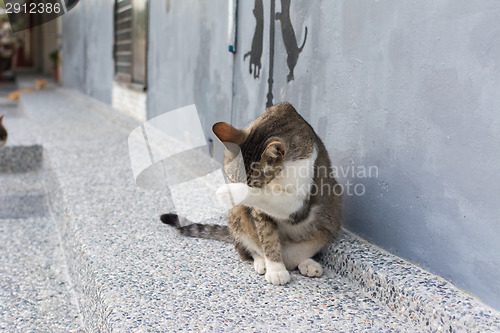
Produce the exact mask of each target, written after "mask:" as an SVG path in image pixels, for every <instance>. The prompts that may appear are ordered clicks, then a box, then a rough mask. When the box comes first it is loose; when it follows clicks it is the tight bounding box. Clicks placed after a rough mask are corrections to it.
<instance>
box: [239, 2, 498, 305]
mask: <svg viewBox="0 0 500 333" xmlns="http://www.w3.org/2000/svg"><path fill="white" fill-rule="evenodd" d="M240 4H241V7H240V13H239V14H240V22H239V24H240V25H239V29H240V30H239V34H238V38H239V50H240V51H242V52H239V53H238V54H237V55H236V58H235V74H234V77H235V78H236V79H235V97H234V98H235V103H234V110H233V112H234V115H235V116H234V118H235V120H236V122H237V125H240V126H242V125H244V124H245V123H246V122H248V121H249V120H251V119H252V118H254V117H255V116H256V115H257V114H258V113H260V112H261V111H262V109H263V106H264V105H265V101H266V97H265V94H266V90H267V84H266V81H267V79H268V74H267V72H268V68H269V64H268V58H267V56H266V55H264V56H263V57H262V61H263V62H262V72H261V77H260V78H259V79H254V78H253V77H252V76H250V74H249V73H248V59H247V60H246V61H244V60H243V52H245V51H246V50H248V49H250V47H251V42H252V33H253V29H254V26H255V20H254V18H253V16H252V8H253V3H249V2H243V1H240ZM280 7H281V5H280V2H279V1H277V3H276V11H277V12H279V11H280ZM264 8H265V15H264V16H265V19H266V20H267V23H266V29H265V33H266V34H267V33H268V31H269V28H268V27H269V25H268V24H269V23H268V22H269V20H268V19H267V16H268V13H269V2H268V1H264ZM266 10H267V11H266ZM499 20H500V2H499V1H474V2H471V1H466V0H464V1H456V0H453V1H451V0H450V1H444V0H440V1H425V2H419V1H390V0H381V1H354V0H349V1H347V0H346V1H292V5H291V21H292V24H293V26H294V29H295V33H296V35H297V40H298V44H299V45H300V44H301V43H302V40H303V38H304V37H303V36H304V29H305V26H307V27H308V38H307V41H306V44H305V47H304V49H303V51H302V53H301V54H300V55H299V59H298V62H297V66H296V67H295V80H293V81H291V82H289V83H287V82H286V76H287V74H288V68H287V61H286V59H287V54H286V52H285V46H284V44H283V38H282V37H281V35H280V29H281V27H280V23H279V22H275V23H274V24H275V28H276V36H275V37H276V38H275V57H274V85H275V88H274V90H273V91H274V96H275V100H274V102H280V101H290V102H292V103H293V104H294V105H295V106H296V107H297V109H298V110H299V111H300V113H302V114H303V115H304V116H305V118H306V119H307V120H308V121H310V123H311V124H312V125H313V127H314V128H315V129H316V130H317V131H318V132H319V134H320V135H321V137H322V138H323V140H324V141H325V143H326V146H327V148H328V150H329V152H330V156H331V158H332V161H333V163H334V164H335V165H337V166H338V167H344V170H346V171H350V170H352V169H351V167H355V168H356V169H355V170H356V171H358V170H359V169H358V166H365V167H369V166H376V167H378V171H379V172H378V177H376V174H375V172H373V173H372V177H371V178H368V177H364V175H360V177H352V176H351V175H349V176H347V177H342V176H341V177H340V181H341V182H342V183H344V184H345V183H346V182H347V181H348V180H349V181H351V182H352V183H353V184H362V185H363V186H364V187H365V189H366V193H365V194H364V195H363V196H356V195H352V196H346V197H345V219H344V225H345V227H347V228H348V229H350V230H352V231H354V232H356V233H358V234H360V235H362V236H363V237H365V238H366V239H368V240H370V241H371V242H373V243H375V244H377V245H379V246H381V247H383V248H385V249H387V250H389V251H390V252H393V253H395V254H397V255H399V256H401V257H403V258H407V259H409V260H411V261H413V262H414V263H418V264H420V265H422V266H423V267H425V268H427V269H429V270H430V271H432V272H434V273H437V274H440V275H442V276H443V277H445V278H447V279H449V280H451V281H452V282H454V283H455V284H456V285H457V286H459V287H461V288H464V289H466V290H469V291H471V292H473V293H475V294H477V295H478V296H480V297H481V298H482V299H483V301H485V302H487V303H489V304H490V305H493V306H495V307H497V308H500V284H499V283H498V275H499V274H500V255H499V253H500V223H499V222H500V221H499V219H500V204H499V203H500V176H499V174H498V170H499V169H500V154H499V150H498V147H499V146H500V113H499V109H500V93H499V92H500V25H499V24H498V22H499ZM266 38H267V36H266ZM267 45H268V41H265V42H264V48H265V50H264V53H266V52H268V51H266V48H268V46H267ZM360 189H361V187H358V190H359V191H358V192H361V191H360Z"/></svg>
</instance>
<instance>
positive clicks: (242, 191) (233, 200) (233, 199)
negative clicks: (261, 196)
mask: <svg viewBox="0 0 500 333" xmlns="http://www.w3.org/2000/svg"><path fill="white" fill-rule="evenodd" d="M247 196H248V186H247V185H246V184H243V183H234V184H224V185H222V186H220V187H219V188H218V189H217V197H218V198H219V201H220V202H221V203H222V204H223V205H227V206H235V205H240V204H241V203H243V201H244V200H245V198H246V197H247Z"/></svg>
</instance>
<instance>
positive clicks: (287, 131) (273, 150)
mask: <svg viewBox="0 0 500 333" xmlns="http://www.w3.org/2000/svg"><path fill="white" fill-rule="evenodd" d="M304 124H305V125H306V127H307V128H304ZM212 130H213V132H214V134H215V135H216V136H217V137H218V138H219V140H220V141H222V143H224V146H225V152H224V163H223V164H224V171H225V173H226V175H227V176H228V178H229V180H230V181H232V182H245V183H247V184H248V185H249V186H252V187H262V186H264V185H265V184H267V183H268V182H270V181H271V180H272V179H274V177H275V176H276V175H277V174H278V173H279V172H280V171H281V170H282V168H283V163H284V162H286V161H287V160H291V159H296V158H297V154H300V153H301V152H302V150H303V149H302V148H301V147H300V145H301V144H300V143H299V142H298V141H300V137H301V136H302V134H303V137H304V138H305V141H304V142H303V143H304V144H305V145H307V144H308V142H309V141H310V140H309V139H308V136H309V132H310V131H311V130H310V127H309V126H308V125H307V123H305V121H304V120H303V119H302V117H300V115H299V114H298V113H297V112H296V111H295V109H294V108H293V106H292V105H291V104H289V103H281V104H277V105H275V106H272V107H270V108H268V109H266V111H265V112H264V113H263V114H261V115H260V116H259V117H258V118H257V119H256V120H254V121H253V122H251V123H250V124H249V125H248V126H247V127H245V128H243V129H237V128H235V127H233V126H232V125H230V124H228V123H224V122H219V123H216V124H215V125H214V126H213V127H212ZM297 138H298V139H297Z"/></svg>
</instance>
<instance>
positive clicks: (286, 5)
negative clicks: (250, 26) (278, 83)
mask: <svg viewBox="0 0 500 333" xmlns="http://www.w3.org/2000/svg"><path fill="white" fill-rule="evenodd" d="M276 20H277V21H280V22H281V35H282V36H283V43H284V44H285V50H286V54H287V58H286V63H287V65H288V70H289V72H288V75H287V81H288V82H290V81H292V80H293V79H294V75H293V70H294V69H295V66H296V65H297V61H298V60H299V54H300V53H301V52H302V50H303V49H304V45H306V40H307V27H306V28H305V36H304V41H303V42H302V46H300V47H299V46H298V44H297V38H296V37H295V31H294V30H293V26H292V21H291V20H290V0H281V13H276Z"/></svg>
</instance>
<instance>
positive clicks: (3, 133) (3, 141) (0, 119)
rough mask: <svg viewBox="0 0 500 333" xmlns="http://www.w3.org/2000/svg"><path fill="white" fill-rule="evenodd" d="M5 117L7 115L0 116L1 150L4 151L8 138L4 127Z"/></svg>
mask: <svg viewBox="0 0 500 333" xmlns="http://www.w3.org/2000/svg"><path fill="white" fill-rule="evenodd" d="M3 117H5V114H1V115H0V149H2V148H3V146H5V144H6V143H7V136H8V134H7V130H6V129H5V127H4V126H3Z"/></svg>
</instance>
